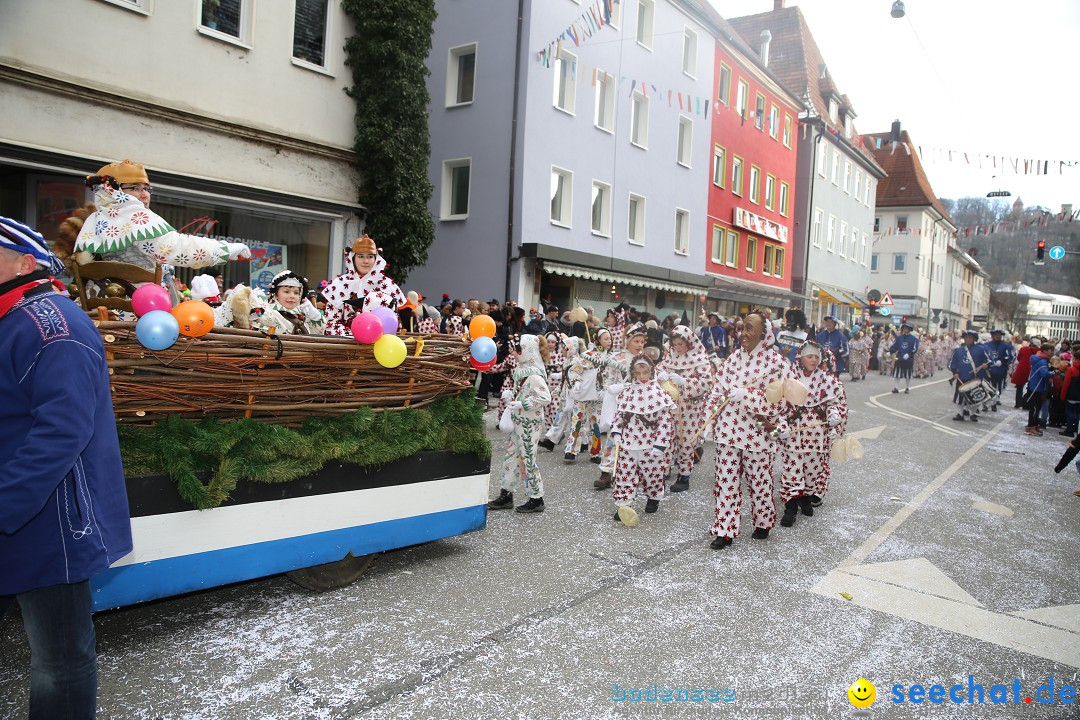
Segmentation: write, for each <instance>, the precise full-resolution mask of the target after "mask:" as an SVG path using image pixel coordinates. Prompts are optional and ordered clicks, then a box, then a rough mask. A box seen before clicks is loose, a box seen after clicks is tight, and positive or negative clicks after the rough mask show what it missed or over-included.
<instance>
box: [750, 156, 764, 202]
mask: <svg viewBox="0 0 1080 720" xmlns="http://www.w3.org/2000/svg"><path fill="white" fill-rule="evenodd" d="M760 200H761V169H760V168H759V167H758V166H757V165H751V166H750V202H752V203H754V204H758V203H759V201H760Z"/></svg>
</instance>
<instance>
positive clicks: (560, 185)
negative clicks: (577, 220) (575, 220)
mask: <svg viewBox="0 0 1080 720" xmlns="http://www.w3.org/2000/svg"><path fill="white" fill-rule="evenodd" d="M573 194H574V173H572V172H570V171H569V170H563V169H562V168H558V167H555V166H554V165H552V166H551V222H552V223H554V224H555V225H562V226H563V227H570V226H571V225H570V211H571V209H572V207H573V205H572V203H571V200H572V199H573Z"/></svg>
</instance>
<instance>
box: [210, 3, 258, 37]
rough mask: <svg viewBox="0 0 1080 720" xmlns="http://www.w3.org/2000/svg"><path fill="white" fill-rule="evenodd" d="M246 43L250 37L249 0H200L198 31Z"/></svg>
mask: <svg viewBox="0 0 1080 720" xmlns="http://www.w3.org/2000/svg"><path fill="white" fill-rule="evenodd" d="M205 30H209V31H210V32H209V33H207V34H210V35H213V36H215V37H219V38H221V39H224V40H229V39H231V40H238V41H240V42H241V43H247V42H248V40H249V38H250V37H251V1H250V0H202V8H201V11H200V13H199V32H204V31H205Z"/></svg>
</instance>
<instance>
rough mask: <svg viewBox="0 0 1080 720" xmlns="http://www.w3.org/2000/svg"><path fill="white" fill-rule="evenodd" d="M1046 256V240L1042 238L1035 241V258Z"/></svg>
mask: <svg viewBox="0 0 1080 720" xmlns="http://www.w3.org/2000/svg"><path fill="white" fill-rule="evenodd" d="M1045 257H1046V241H1045V240H1040V241H1039V242H1037V243H1035V259H1036V260H1042V259H1043V258H1045Z"/></svg>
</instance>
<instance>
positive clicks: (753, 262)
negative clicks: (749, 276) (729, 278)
mask: <svg viewBox="0 0 1080 720" xmlns="http://www.w3.org/2000/svg"><path fill="white" fill-rule="evenodd" d="M746 269H747V270H749V271H750V272H754V271H755V270H757V238H756V237H753V236H750V235H747V236H746Z"/></svg>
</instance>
